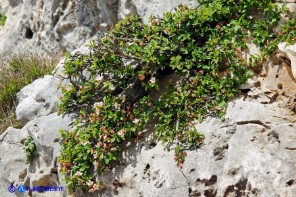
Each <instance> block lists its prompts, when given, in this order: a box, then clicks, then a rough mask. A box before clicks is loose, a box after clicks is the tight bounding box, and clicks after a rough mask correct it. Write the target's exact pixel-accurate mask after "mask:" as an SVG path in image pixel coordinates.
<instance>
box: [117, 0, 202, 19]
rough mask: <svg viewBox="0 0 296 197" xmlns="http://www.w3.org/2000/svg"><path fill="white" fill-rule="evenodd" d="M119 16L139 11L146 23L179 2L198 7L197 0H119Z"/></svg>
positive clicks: (171, 9)
mask: <svg viewBox="0 0 296 197" xmlns="http://www.w3.org/2000/svg"><path fill="white" fill-rule="evenodd" d="M119 2H120V3H119V5H120V6H119V10H118V16H119V18H123V17H124V16H127V15H130V14H131V13H137V14H139V16H140V17H141V18H142V21H143V22H144V23H148V19H149V17H150V16H162V14H163V13H164V12H169V11H173V10H174V8H175V7H177V6H178V5H179V4H184V5H188V6H190V7H196V6H197V5H198V3H197V1H195V0H175V1H171V0H120V1H119Z"/></svg>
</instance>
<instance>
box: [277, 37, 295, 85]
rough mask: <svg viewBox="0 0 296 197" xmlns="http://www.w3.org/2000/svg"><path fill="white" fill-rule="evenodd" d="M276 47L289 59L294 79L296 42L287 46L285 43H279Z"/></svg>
mask: <svg viewBox="0 0 296 197" xmlns="http://www.w3.org/2000/svg"><path fill="white" fill-rule="evenodd" d="M278 48H279V50H280V52H281V53H282V54H283V55H284V57H286V58H288V59H289V60H290V61H291V70H292V74H293V77H294V80H296V44H294V45H290V46H287V43H280V44H279V46H278Z"/></svg>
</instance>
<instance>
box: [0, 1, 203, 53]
mask: <svg viewBox="0 0 296 197" xmlns="http://www.w3.org/2000/svg"><path fill="white" fill-rule="evenodd" d="M180 3H183V4H187V5H189V6H196V5H197V2H196V1H195V0H185V1H184V0H175V1H171V0H140V1H138V0H137V1H131V0H79V1H78V0H77V1H69V0H61V1H60V0H38V1H36V0H2V1H1V2H0V13H3V14H5V15H6V16H7V19H6V23H5V25H4V26H0V37H1V39H0V54H3V53H4V52H7V51H10V50H20V51H23V50H33V51H38V52H39V53H43V54H57V53H59V54H64V53H65V52H66V51H68V52H71V51H73V50H74V49H76V48H78V47H79V46H81V45H82V44H84V43H85V41H86V40H88V39H90V38H91V37H92V36H94V35H95V34H96V33H97V32H98V31H106V30H107V29H108V28H109V27H110V26H111V25H113V24H114V23H116V22H117V21H118V19H123V18H125V17H126V16H129V15H131V14H136V13H138V14H139V15H140V16H141V17H142V18H143V21H144V22H145V23H147V22H148V18H149V16H150V15H161V14H162V13H163V12H167V11H171V10H173V8H174V7H176V6H177V5H179V4H180Z"/></svg>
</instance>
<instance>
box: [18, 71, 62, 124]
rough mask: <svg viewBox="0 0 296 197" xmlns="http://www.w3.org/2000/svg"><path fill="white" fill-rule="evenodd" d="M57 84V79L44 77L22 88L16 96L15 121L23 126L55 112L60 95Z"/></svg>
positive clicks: (48, 76)
mask: <svg viewBox="0 0 296 197" xmlns="http://www.w3.org/2000/svg"><path fill="white" fill-rule="evenodd" d="M59 83H60V81H59V79H57V78H55V77H53V76H51V75H46V76H45V77H44V78H40V79H37V80H36V81H34V82H33V83H32V84H30V85H28V86H26V87H24V88H23V89H22V90H21V91H20V92H19V93H18V94H17V100H18V105H17V107H16V117H17V120H19V121H20V122H21V123H22V124H25V123H27V122H28V121H30V120H33V119H34V118H36V117H39V116H45V115H48V114H50V113H53V112H55V111H56V109H57V104H58V102H59V96H60V95H61V90H60V89H59Z"/></svg>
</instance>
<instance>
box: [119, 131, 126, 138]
mask: <svg viewBox="0 0 296 197" xmlns="http://www.w3.org/2000/svg"><path fill="white" fill-rule="evenodd" d="M125 132H126V130H125V129H121V130H120V131H119V135H120V136H121V137H124V135H125Z"/></svg>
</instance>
